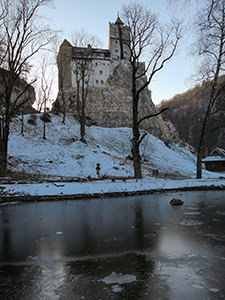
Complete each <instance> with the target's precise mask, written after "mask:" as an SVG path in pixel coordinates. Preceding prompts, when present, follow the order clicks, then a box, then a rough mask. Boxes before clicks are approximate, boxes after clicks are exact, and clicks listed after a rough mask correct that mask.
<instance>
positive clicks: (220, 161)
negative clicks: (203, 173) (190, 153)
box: [202, 147, 225, 172]
mask: <svg viewBox="0 0 225 300" xmlns="http://www.w3.org/2000/svg"><path fill="white" fill-rule="evenodd" d="M202 162H203V163H204V165H205V169H206V170H208V171H214V172H222V171H225V150H224V149H221V148H218V147H216V148H214V149H213V150H212V151H211V152H210V154H209V156H206V157H205V158H204V159H203V160H202Z"/></svg>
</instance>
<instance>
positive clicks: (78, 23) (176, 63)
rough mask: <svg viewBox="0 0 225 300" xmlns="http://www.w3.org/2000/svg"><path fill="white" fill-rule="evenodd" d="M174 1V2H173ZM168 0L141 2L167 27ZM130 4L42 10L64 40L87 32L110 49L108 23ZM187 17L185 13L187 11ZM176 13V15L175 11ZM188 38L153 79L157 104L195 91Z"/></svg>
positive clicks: (63, 2) (66, 3)
mask: <svg viewBox="0 0 225 300" xmlns="http://www.w3.org/2000/svg"><path fill="white" fill-rule="evenodd" d="M170 1H171V0H170ZM170 1H169V0H157V1H156V0H139V1H137V2H138V3H141V4H143V5H144V6H145V7H146V8H148V9H150V10H151V11H152V12H154V13H156V14H158V15H159V18H160V21H161V22H162V23H166V22H168V21H169V18H170V17H169V16H171V11H173V14H174V9H171V6H170V5H169V2H170ZM130 2H131V1H130V0H124V1H120V0H114V1H105V0H104V1H103V0H92V1H90V0H89V1H87V0H83V1H80V0H79V1H78V0H55V1H54V8H51V9H50V8H43V9H42V10H41V13H42V15H44V16H46V17H47V18H48V19H49V21H50V24H51V25H52V27H53V28H54V29H60V30H62V32H63V33H62V40H63V39H64V38H66V39H68V40H69V41H71V33H72V32H74V31H79V30H81V29H84V30H85V31H87V32H88V33H90V34H94V35H96V36H97V37H98V38H99V39H100V40H101V41H102V43H103V48H106V49H107V48H108V37H109V33H108V31H109V22H115V21H116V19H117V16H118V13H119V12H120V11H121V8H122V4H127V3H130ZM184 12H185V13H186V11H184ZM175 13H176V11H175ZM189 44H190V43H189V38H187V36H185V37H184V39H183V40H181V43H180V46H179V47H178V51H177V54H176V55H175V56H174V58H173V59H172V61H170V62H169V63H168V64H167V65H166V66H165V67H164V68H163V70H161V71H160V72H159V73H158V74H157V75H156V76H155V77H154V79H153V81H152V83H151V85H150V86H149V89H150V90H151V91H152V100H153V102H154V103H155V104H158V103H160V101H161V100H165V99H170V98H172V97H173V96H174V95H176V94H178V93H182V92H185V91H186V90H188V89H189V88H191V87H193V86H194V85H195V84H196V82H193V80H192V75H193V74H194V73H195V72H196V59H195V58H193V57H191V56H190V55H189V53H190V48H189V46H190V45H189Z"/></svg>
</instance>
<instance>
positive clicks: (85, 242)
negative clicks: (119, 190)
mask: <svg viewBox="0 0 225 300" xmlns="http://www.w3.org/2000/svg"><path fill="white" fill-rule="evenodd" d="M174 197H176V198H180V199H182V200H183V201H184V204H183V205H182V206H179V207H172V206H171V205H170V204H169V202H170V200H171V199H172V198H174ZM224 274H225V191H206V192H180V193H165V194H154V195H145V196H136V197H126V198H108V199H106V198H104V199H92V200H80V201H77V200H76V201H61V202H57V201H53V202H39V203H27V204H24V203H23V204H10V205H8V204H4V205H3V204H2V205H0V295H1V299H23V300H24V299H27V300H28V299H29V300H33V299H35V300H38V299H47V300H50V299H61V300H72V299H73V300H76V299H87V300H101V299H102V300H105V299H106V300H108V299H127V300H135V299H138V300H139V299H140V300H142V299H157V300H158V299H165V300H166V299H171V300H180V299H182V300H185V299H188V300H189V299H193V300H197V299H199V300H202V299H204V300H205V299H223V298H225V285H224V282H225V281H224V278H225V275H224Z"/></svg>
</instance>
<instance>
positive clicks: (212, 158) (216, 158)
mask: <svg viewBox="0 0 225 300" xmlns="http://www.w3.org/2000/svg"><path fill="white" fill-rule="evenodd" d="M202 161H203V162H213V161H225V157H222V156H206V157H205V158H204V159H203V160H202Z"/></svg>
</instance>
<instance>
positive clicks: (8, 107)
mask: <svg viewBox="0 0 225 300" xmlns="http://www.w3.org/2000/svg"><path fill="white" fill-rule="evenodd" d="M6 3H7V5H8V9H7V14H5V15H4V16H3V19H2V26H1V32H2V36H3V45H2V55H1V64H0V67H1V68H4V69H5V70H3V69H1V70H2V71H1V72H0V78H1V87H0V88H1V94H0V107H1V108H2V120H3V121H2V125H1V131H2V135H1V140H0V146H1V147H0V174H1V175H4V174H5V173H6V170H7V155H8V137H9V131H10V122H11V120H12V117H13V116H14V115H15V113H17V112H18V111H19V109H20V107H22V106H24V104H25V103H27V102H28V101H29V100H30V93H29V87H30V85H31V84H32V83H34V81H35V80H31V81H30V82H29V83H27V84H25V85H24V86H23V87H21V89H20V90H19V92H17V93H15V89H16V86H17V84H19V80H20V79H21V78H23V79H26V76H27V74H28V73H29V71H30V61H31V59H32V57H33V56H34V55H35V54H37V53H38V52H39V51H40V50H41V49H43V48H44V47H45V46H47V45H48V43H49V41H50V40H51V39H52V37H53V35H54V33H53V31H51V30H50V28H49V27H48V26H45V25H44V24H43V20H42V19H40V16H39V15H38V11H39V9H40V7H42V6H46V5H49V4H51V3H52V0H20V1H16V2H15V1H10V0H8V1H6ZM1 4H2V3H1ZM1 11H3V7H2V6H1ZM0 15H1V13H0ZM24 82H25V81H24Z"/></svg>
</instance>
